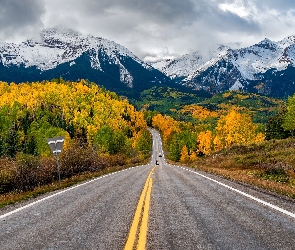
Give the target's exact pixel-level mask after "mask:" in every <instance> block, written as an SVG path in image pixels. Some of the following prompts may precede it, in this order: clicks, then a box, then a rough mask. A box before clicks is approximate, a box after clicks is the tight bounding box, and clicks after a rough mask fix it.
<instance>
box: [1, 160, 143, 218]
mask: <svg viewBox="0 0 295 250" xmlns="http://www.w3.org/2000/svg"><path fill="white" fill-rule="evenodd" d="M137 167H140V166H136V167H131V168H126V169H124V170H128V169H133V168H137ZM124 170H120V171H117V172H113V173H111V174H114V173H120V172H122V171H124ZM111 174H106V175H102V176H99V177H97V178H94V179H92V180H89V181H86V182H84V183H81V184H77V185H75V186H73V187H69V188H66V189H64V190H61V191H59V192H57V193H55V194H52V195H49V196H47V197H44V198H42V199H40V200H37V201H34V202H32V203H29V204H27V205H25V206H23V207H19V208H17V209H15V210H12V211H10V212H8V213H6V214H2V215H0V219H4V218H6V217H7V216H9V215H12V214H14V213H17V212H19V211H21V210H23V209H26V208H28V207H31V206H33V205H35V204H37V203H40V202H42V201H45V200H48V199H50V198H52V197H54V196H57V195H60V194H62V193H65V192H67V191H70V190H72V189H75V188H77V187H81V186H84V185H86V184H89V183H91V182H93V181H97V180H99V179H102V178H105V177H108V176H110V175H111Z"/></svg>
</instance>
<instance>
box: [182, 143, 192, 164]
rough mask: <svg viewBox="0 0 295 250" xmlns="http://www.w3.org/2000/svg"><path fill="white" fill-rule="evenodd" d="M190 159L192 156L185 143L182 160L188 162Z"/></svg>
mask: <svg viewBox="0 0 295 250" xmlns="http://www.w3.org/2000/svg"><path fill="white" fill-rule="evenodd" d="M189 160H190V156H189V153H188V149H187V146H186V145H184V146H183V147H182V149H181V152H180V162H183V163H187V162H189Z"/></svg>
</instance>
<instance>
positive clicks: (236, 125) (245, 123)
mask: <svg viewBox="0 0 295 250" xmlns="http://www.w3.org/2000/svg"><path fill="white" fill-rule="evenodd" d="M256 129H257V126H256V125H255V124H254V123H253V122H252V120H251V117H250V116H249V115H247V114H240V113H239V112H237V111H236V110H232V111H230V112H229V113H228V114H227V115H225V116H221V117H220V118H219V120H218V122H217V127H216V135H217V136H218V138H219V140H220V142H221V145H222V147H227V146H230V145H232V144H248V143H252V142H255V139H256Z"/></svg>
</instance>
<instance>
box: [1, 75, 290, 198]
mask: <svg viewBox="0 0 295 250" xmlns="http://www.w3.org/2000/svg"><path fill="white" fill-rule="evenodd" d="M173 100H174V101H173ZM131 103H133V105H132V104H131ZM131 103H129V101H128V100H127V98H126V97H122V96H118V95H117V94H115V93H114V92H110V91H108V90H106V89H104V88H102V87H99V86H98V85H97V84H95V83H92V82H90V81H88V80H81V81H78V82H71V81H64V80H63V79H62V78H60V79H53V80H51V81H42V82H32V83H28V82H27V83H22V84H15V83H6V82H0V117H1V119H0V193H7V192H11V191H13V192H23V191H27V190H32V189H34V188H36V187H39V186H42V185H45V184H50V183H53V182H55V181H57V173H56V163H55V158H54V156H53V155H52V153H51V151H50V149H49V146H48V145H47V142H46V138H52V137H55V136H65V144H64V149H63V153H62V154H61V155H60V162H61V177H62V179H66V178H70V177H72V176H75V175H77V174H81V173H88V172H90V173H92V172H93V173H94V172H97V171H102V170H104V169H107V168H109V167H111V166H131V165H134V164H139V163H140V162H143V161H146V160H147V159H148V158H149V155H150V152H151V145H152V138H151V135H150V133H149V132H148V127H149V126H150V127H154V128H156V129H158V130H159V131H160V133H161V136H162V139H163V143H164V149H165V154H166V156H167V158H168V159H169V160H171V161H173V162H181V163H183V164H193V163H197V162H198V161H200V159H203V158H204V157H205V158H206V157H208V156H210V155H213V154H214V153H216V152H219V151H222V150H224V149H229V148H231V147H235V146H238V145H241V146H243V145H244V146H245V145H253V144H255V145H259V144H261V143H263V142H265V141H268V140H273V139H285V138H288V137H290V136H292V135H293V132H294V129H295V126H294V124H295V122H294V117H295V115H294V112H295V97H294V96H293V97H289V99H288V100H287V101H285V100H278V99H273V98H269V97H264V96H260V95H257V94H250V93H242V92H237V91H229V92H226V93H222V94H218V95H215V96H206V97H205V96H202V95H201V94H200V95H198V94H193V93H184V92H179V91H177V90H175V89H171V88H159V89H157V88H152V89H150V90H146V91H144V92H143V93H142V95H141V99H139V100H131ZM135 107H136V108H135Z"/></svg>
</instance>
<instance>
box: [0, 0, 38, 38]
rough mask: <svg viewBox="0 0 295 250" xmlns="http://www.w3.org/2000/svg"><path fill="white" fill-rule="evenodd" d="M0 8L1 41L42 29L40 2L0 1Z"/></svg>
mask: <svg viewBox="0 0 295 250" xmlns="http://www.w3.org/2000/svg"><path fill="white" fill-rule="evenodd" d="M0 6H1V8H0V38H1V40H7V39H11V38H12V37H18V36H24V35H26V34H28V33H29V34H30V33H33V32H34V30H35V29H36V28H37V29H39V28H42V21H41V17H42V14H43V13H44V7H43V1H42V0H41V1H40V0H24V1H19V0H0Z"/></svg>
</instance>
